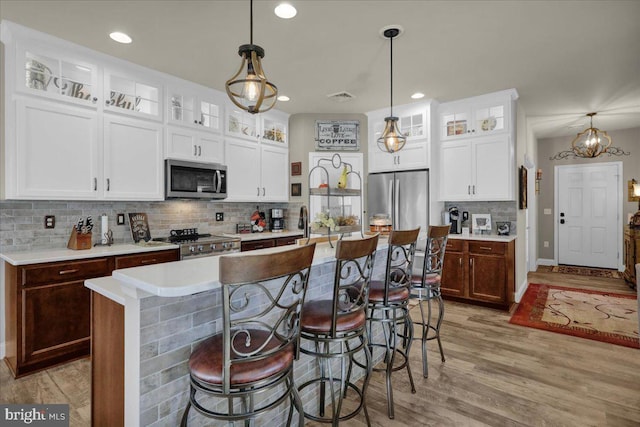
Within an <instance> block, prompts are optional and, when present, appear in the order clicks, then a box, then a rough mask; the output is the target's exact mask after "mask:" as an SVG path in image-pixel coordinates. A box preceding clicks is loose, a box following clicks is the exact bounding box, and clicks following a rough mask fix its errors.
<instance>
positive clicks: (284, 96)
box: [278, 95, 290, 102]
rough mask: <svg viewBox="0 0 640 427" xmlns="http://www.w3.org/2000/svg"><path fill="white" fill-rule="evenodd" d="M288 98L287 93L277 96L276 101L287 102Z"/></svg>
mask: <svg viewBox="0 0 640 427" xmlns="http://www.w3.org/2000/svg"><path fill="white" fill-rule="evenodd" d="M289 99H290V98H289V97H288V96H287V95H280V96H278V101H282V102H287V101H288V100H289Z"/></svg>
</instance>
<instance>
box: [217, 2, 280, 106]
mask: <svg viewBox="0 0 640 427" xmlns="http://www.w3.org/2000/svg"><path fill="white" fill-rule="evenodd" d="M249 7H250V24H249V25H250V39H249V44H243V45H242V46H240V47H239V48H238V55H240V56H241V57H242V63H241V64H240V68H239V69H238V72H237V73H236V74H235V75H234V76H233V77H231V78H230V79H229V80H227V83H226V85H225V88H226V90H227V95H229V98H230V99H231V101H232V102H233V103H234V104H235V105H236V106H238V107H239V108H242V109H243V110H245V111H248V112H249V113H251V114H256V113H262V112H265V111H268V110H270V109H271V108H273V106H274V105H275V104H276V99H277V97H278V88H277V87H276V86H275V85H274V84H273V83H271V82H269V81H268V80H267V78H266V77H265V75H264V71H263V69H262V62H261V61H262V58H264V49H262V48H261V47H260V46H258V45H255V44H253V0H251V1H250V5H249ZM243 73H244V74H243Z"/></svg>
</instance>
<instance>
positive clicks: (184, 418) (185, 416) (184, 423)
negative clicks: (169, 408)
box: [180, 387, 196, 427]
mask: <svg viewBox="0 0 640 427" xmlns="http://www.w3.org/2000/svg"><path fill="white" fill-rule="evenodd" d="M195 392H196V390H195V389H194V388H193V387H191V391H190V393H189V395H190V396H189V402H187V407H186V408H184V414H182V420H180V427H187V420H188V419H189V410H191V398H192V396H193V395H194V394H195Z"/></svg>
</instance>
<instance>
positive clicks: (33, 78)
mask: <svg viewBox="0 0 640 427" xmlns="http://www.w3.org/2000/svg"><path fill="white" fill-rule="evenodd" d="M17 55H18V60H17V61H16V66H17V70H16V71H17V79H16V82H17V89H18V90H19V91H22V92H26V93H30V94H33V95H37V96H43V97H47V98H53V99H58V100H60V99H62V100H65V101H68V102H72V103H76V104H82V105H92V106H95V105H96V103H97V101H98V89H97V87H98V85H97V81H98V72H97V66H96V64H91V63H88V62H86V61H83V60H81V59H78V58H74V57H72V56H68V55H66V54H61V53H58V52H56V51H55V50H52V49H44V48H42V49H38V48H37V47H25V48H20V47H19V48H18V50H17Z"/></svg>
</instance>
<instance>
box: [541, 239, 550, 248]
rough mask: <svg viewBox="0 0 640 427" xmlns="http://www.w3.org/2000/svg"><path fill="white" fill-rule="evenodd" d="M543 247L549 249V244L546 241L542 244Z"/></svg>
mask: <svg viewBox="0 0 640 427" xmlns="http://www.w3.org/2000/svg"><path fill="white" fill-rule="evenodd" d="M542 246H544V247H545V248H548V247H549V242H548V241H546V240H545V241H544V242H542Z"/></svg>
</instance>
